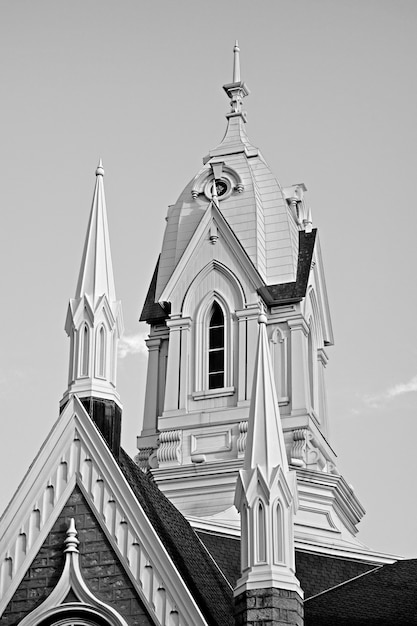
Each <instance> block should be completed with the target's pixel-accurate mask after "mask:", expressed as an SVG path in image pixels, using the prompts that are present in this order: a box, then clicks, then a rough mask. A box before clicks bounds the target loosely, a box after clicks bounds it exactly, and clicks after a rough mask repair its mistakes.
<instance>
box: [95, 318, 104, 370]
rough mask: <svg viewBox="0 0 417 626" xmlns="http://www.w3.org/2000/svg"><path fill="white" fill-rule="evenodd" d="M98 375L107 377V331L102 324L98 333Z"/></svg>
mask: <svg viewBox="0 0 417 626" xmlns="http://www.w3.org/2000/svg"><path fill="white" fill-rule="evenodd" d="M96 367H97V374H96V375H97V376H98V377H99V378H105V376H106V331H105V330H104V327H103V326H101V327H100V330H99V331H98V333H97V365H96Z"/></svg>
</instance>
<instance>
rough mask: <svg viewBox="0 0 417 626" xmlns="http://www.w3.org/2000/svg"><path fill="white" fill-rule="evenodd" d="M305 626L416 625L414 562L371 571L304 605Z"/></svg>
mask: <svg viewBox="0 0 417 626" xmlns="http://www.w3.org/2000/svg"><path fill="white" fill-rule="evenodd" d="M304 615H305V625H306V626H330V625H331V626H334V624H338V626H365V625H366V626H370V625H374V624H375V625H378V626H388V625H392V624H395V625H396V626H405V625H406V624H408V625H411V624H417V559H409V560H404V561H397V562H396V563H392V564H389V565H384V566H383V567H379V568H376V569H373V570H371V571H369V572H367V573H365V574H362V575H361V576H358V577H356V578H354V579H353V580H349V581H347V582H345V583H343V584H341V585H339V586H337V587H335V588H333V589H330V590H328V591H326V592H323V593H321V594H319V595H317V596H315V597H312V598H309V599H307V600H306V601H305V603H304Z"/></svg>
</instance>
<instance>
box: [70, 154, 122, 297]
mask: <svg viewBox="0 0 417 626" xmlns="http://www.w3.org/2000/svg"><path fill="white" fill-rule="evenodd" d="M103 177H104V168H103V163H102V160H101V159H100V161H99V164H98V166H97V169H96V185H95V189H94V195H93V202H92V206H91V212H90V220H89V224H88V229H87V236H86V239H85V244H84V252H83V257H82V261H81V267H80V273H79V278H78V283H77V289H76V294H75V298H76V299H79V298H82V297H83V296H84V295H87V296H89V297H90V298H91V299H92V305H93V309H94V308H95V305H96V303H97V302H98V300H99V298H101V297H102V296H103V295H106V296H107V299H108V301H109V302H115V301H116V290H115V286H114V277H113V265H112V261H111V252H110V237H109V227H108V223H107V210H106V198H105V194H104V182H103Z"/></svg>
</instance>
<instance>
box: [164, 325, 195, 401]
mask: <svg viewBox="0 0 417 626" xmlns="http://www.w3.org/2000/svg"><path fill="white" fill-rule="evenodd" d="M166 325H167V326H168V328H169V345H168V364H167V380H166V387H165V402H164V413H167V412H169V411H178V410H180V409H183V408H185V405H186V404H185V400H186V393H187V383H186V381H187V378H188V343H189V341H188V338H189V331H190V326H191V318H189V317H186V318H183V317H181V316H180V315H176V316H174V317H173V318H171V319H169V320H167V322H166ZM183 330H184V337H183V336H182V335H183Z"/></svg>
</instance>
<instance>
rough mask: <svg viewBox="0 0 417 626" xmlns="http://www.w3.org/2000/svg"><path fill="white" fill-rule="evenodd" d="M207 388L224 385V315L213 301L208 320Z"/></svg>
mask: <svg viewBox="0 0 417 626" xmlns="http://www.w3.org/2000/svg"><path fill="white" fill-rule="evenodd" d="M208 383H209V384H208V388H209V389H221V388H222V387H224V386H225V385H224V315H223V311H222V310H221V308H220V305H219V304H218V303H217V302H214V303H213V306H212V308H211V314H210V321H209V341H208Z"/></svg>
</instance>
